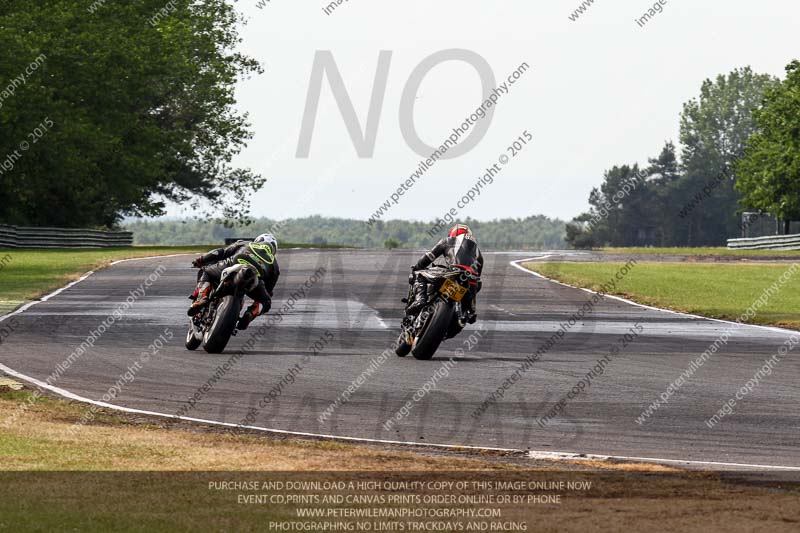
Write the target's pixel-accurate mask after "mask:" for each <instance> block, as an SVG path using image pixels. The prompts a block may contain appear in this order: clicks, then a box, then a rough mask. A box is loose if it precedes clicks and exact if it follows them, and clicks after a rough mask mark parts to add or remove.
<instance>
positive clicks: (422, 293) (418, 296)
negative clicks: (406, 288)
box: [406, 280, 428, 315]
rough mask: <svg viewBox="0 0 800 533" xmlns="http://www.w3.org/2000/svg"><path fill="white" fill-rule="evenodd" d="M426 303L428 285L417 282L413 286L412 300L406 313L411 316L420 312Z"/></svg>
mask: <svg viewBox="0 0 800 533" xmlns="http://www.w3.org/2000/svg"><path fill="white" fill-rule="evenodd" d="M427 303H428V284H427V283H425V282H424V281H421V280H420V281H417V284H416V285H414V300H413V301H412V302H411V303H410V304H409V306H408V308H407V309H406V313H407V314H409V315H413V314H416V313H418V312H419V311H420V310H422V308H423V307H425V305H426V304H427Z"/></svg>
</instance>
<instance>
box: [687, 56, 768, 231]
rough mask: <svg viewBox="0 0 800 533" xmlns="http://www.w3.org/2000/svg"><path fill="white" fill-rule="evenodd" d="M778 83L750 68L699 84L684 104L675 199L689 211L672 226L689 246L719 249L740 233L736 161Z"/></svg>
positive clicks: (753, 131) (737, 70) (754, 130)
mask: <svg viewBox="0 0 800 533" xmlns="http://www.w3.org/2000/svg"><path fill="white" fill-rule="evenodd" d="M776 83H777V80H776V79H775V78H774V77H772V76H769V75H767V74H756V73H755V72H753V70H752V69H751V68H750V67H745V68H740V69H736V70H734V71H732V72H731V73H729V74H727V75H720V76H717V78H716V80H714V81H712V80H710V79H708V80H706V81H704V82H703V85H702V86H701V88H700V96H699V97H698V98H695V99H692V100H690V101H689V102H687V103H686V104H684V106H683V112H682V113H681V122H680V141H681V144H682V147H683V149H682V154H681V161H682V170H683V178H682V180H681V183H679V184H678V188H679V191H680V192H679V194H677V195H676V200H677V201H678V202H680V204H681V206H678V209H682V207H685V206H687V205H692V201H693V200H694V201H695V204H694V206H693V207H692V209H691V210H690V211H689V212H688V213H687V214H686V215H685V216H683V217H680V221H676V223H677V224H678V225H680V226H683V231H684V232H685V239H686V240H685V244H686V245H688V246H703V245H720V244H724V243H725V241H726V240H727V239H728V238H730V237H733V236H736V235H737V234H738V230H737V227H738V223H739V217H738V216H737V211H738V209H739V203H738V202H739V194H738V193H737V192H736V190H735V188H734V184H735V182H736V173H735V169H734V163H735V162H736V161H737V160H738V159H739V158H740V157H741V156H742V154H743V153H744V148H745V144H746V142H747V139H748V138H749V137H750V136H751V135H752V134H753V133H755V132H756V123H755V119H754V118H753V111H754V110H756V109H758V107H759V106H760V104H761V100H762V99H763V97H764V92H765V91H766V90H767V88H769V87H771V86H774V85H775V84H776Z"/></svg>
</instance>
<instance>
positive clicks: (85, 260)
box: [0, 243, 331, 313]
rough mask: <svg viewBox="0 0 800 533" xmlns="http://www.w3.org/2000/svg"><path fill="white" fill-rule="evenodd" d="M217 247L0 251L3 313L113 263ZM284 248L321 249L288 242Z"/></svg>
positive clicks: (0, 295)
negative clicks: (121, 260) (90, 271)
mask: <svg viewBox="0 0 800 533" xmlns="http://www.w3.org/2000/svg"><path fill="white" fill-rule="evenodd" d="M218 247H219V245H213V244H208V245H196V246H133V247H123V248H102V249H54V250H27V249H0V313H3V312H8V311H10V310H12V309H14V308H16V307H19V306H20V305H22V304H23V303H24V302H26V301H29V300H32V299H34V298H38V297H40V296H42V295H45V294H47V293H49V292H52V291H54V290H56V289H58V288H59V287H63V286H64V285H66V284H67V283H69V282H70V281H72V280H74V279H77V278H78V277H79V276H80V275H82V274H85V273H86V272H88V271H89V270H95V269H97V268H102V267H104V266H107V265H108V264H109V263H111V262H113V261H118V260H120V259H132V258H136V257H152V256H156V255H170V254H183V253H186V254H196V253H204V252H207V251H209V250H212V249H214V248H218ZM327 247H328V248H330V247H331V246H327ZM282 248H284V249H289V248H319V246H315V245H311V244H294V243H285V244H283V245H282Z"/></svg>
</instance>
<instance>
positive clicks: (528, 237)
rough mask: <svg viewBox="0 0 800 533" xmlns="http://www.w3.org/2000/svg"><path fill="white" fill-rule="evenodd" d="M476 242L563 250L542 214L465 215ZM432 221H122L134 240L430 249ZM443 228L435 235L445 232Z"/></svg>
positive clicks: (555, 226)
mask: <svg viewBox="0 0 800 533" xmlns="http://www.w3.org/2000/svg"><path fill="white" fill-rule="evenodd" d="M463 222H464V223H466V224H469V225H470V227H471V228H472V229H473V231H474V232H475V235H476V237H477V239H478V242H479V243H480V245H481V247H483V248H485V249H494V250H513V249H516V250H534V249H536V250H539V249H558V248H560V249H563V248H564V247H565V244H566V243H565V241H564V221H563V220H559V219H551V218H548V217H545V216H531V217H527V218H518V219H514V218H508V219H501V220H492V221H478V220H473V219H467V220H465V221H463ZM434 225H435V224H434V222H418V221H406V220H390V221H386V222H384V221H379V222H377V223H376V224H374V225H373V226H372V227H370V228H368V227H367V225H366V222H364V221H363V220H354V219H342V218H328V217H321V216H311V217H305V218H295V219H290V220H285V221H280V222H279V221H275V220H271V219H267V218H259V219H256V220H254V221H253V222H252V223H251V224H246V225H245V224H236V225H233V226H230V225H226V224H224V223H222V222H218V221H203V220H195V219H185V220H131V221H128V222H126V223H125V224H124V227H125V229H127V230H129V231H132V232H133V235H134V242H135V243H136V244H162V245H184V244H209V245H218V244H220V243H222V242H224V241H225V239H231V238H238V237H245V238H247V237H255V236H256V235H258V234H260V233H263V232H266V231H274V232H275V234H276V235H277V236H278V239H279V240H280V241H283V242H291V243H298V244H316V245H334V244H335V245H344V246H356V247H363V248H429V247H431V246H432V245H433V243H434V242H435V239H432V238H431V237H430V235H428V231H429V230H430V229H431V228H432V227H433V226H434ZM448 229H449V228H445V229H443V230H442V231H441V232H440V235H438V236H437V237H436V238H441V237H444V236H445V235H446V233H447V230H448Z"/></svg>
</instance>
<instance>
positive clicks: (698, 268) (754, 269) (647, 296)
mask: <svg viewBox="0 0 800 533" xmlns="http://www.w3.org/2000/svg"><path fill="white" fill-rule="evenodd" d="M623 264H624V263H616V262H613V263H611V262H609V263H592V262H586V263H584V262H573V263H561V262H552V263H547V262H541V263H526V264H525V266H526V267H527V268H529V269H531V270H534V271H536V272H539V273H540V274H542V275H544V276H547V277H549V278H553V279H557V280H559V281H562V282H564V283H568V284H570V285H575V286H578V287H584V288H589V289H594V290H598V289H599V288H600V286H601V285H602V284H604V283H606V282H608V281H609V280H610V279H612V278H613V277H614V275H615V274H616V273H617V272H618V271H619V269H620V267H621V266H622V265H623ZM789 267H790V265H787V264H764V263H757V264H752V263H751V264H738V263H734V264H718V263H715V264H710V263H709V264H706V263H656V262H639V263H637V264H636V266H635V267H633V268H632V269H631V271H630V273H629V274H628V275H627V276H626V277H625V278H624V279H623V280H622V281H618V282H617V287H616V294H617V295H620V296H625V297H627V298H629V299H631V300H634V301H636V302H639V303H643V304H647V305H652V306H655V307H661V308H666V309H672V310H675V311H683V312H687V313H694V314H698V315H702V316H707V317H711V318H723V319H727V320H736V319H737V318H738V317H740V316H741V315H742V313H744V311H745V310H746V309H747V308H748V307H750V306H751V305H753V303H754V302H755V301H756V300H757V299H758V298H759V297H760V296H761V294H762V293H763V291H764V290H765V289H766V288H767V287H769V286H771V285H772V284H773V283H775V282H777V280H778V278H779V277H780V276H781V275H782V274H783V273H784V272H786V271H787V269H788V268H789ZM795 277H798V278H800V273H798V274H795V275H794V276H793V277H792V278H791V279H790V280H789V282H788V283H787V284H786V285H784V286H783V288H782V289H781V290H780V291H779V292H778V294H775V295H773V296H772V297H770V298H769V301H768V303H767V304H766V305H764V306H763V307H761V308H760V309H759V310H758V314H757V315H756V317H755V318H754V319H753V320H751V322H752V323H755V324H765V325H777V326H785V327H790V328H793V329H800V293H799V292H798V291H797V290H796V289H795V287H796V284H797V281H796V280H795V279H794V278H795Z"/></svg>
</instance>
